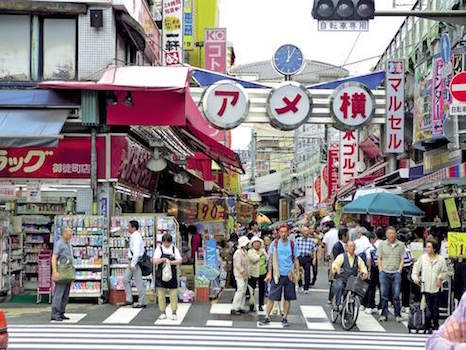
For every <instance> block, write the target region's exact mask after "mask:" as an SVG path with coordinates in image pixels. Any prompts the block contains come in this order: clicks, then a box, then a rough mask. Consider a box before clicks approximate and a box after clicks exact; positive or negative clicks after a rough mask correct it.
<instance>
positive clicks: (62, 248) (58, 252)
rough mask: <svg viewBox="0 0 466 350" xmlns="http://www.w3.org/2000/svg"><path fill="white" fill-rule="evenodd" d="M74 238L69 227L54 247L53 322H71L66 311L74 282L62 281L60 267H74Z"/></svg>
mask: <svg viewBox="0 0 466 350" xmlns="http://www.w3.org/2000/svg"><path fill="white" fill-rule="evenodd" d="M72 236H73V230H72V229H71V228H69V227H67V228H65V229H64V230H63V231H62V234H61V237H60V238H59V239H58V241H57V242H56V243H55V244H54V246H53V255H52V279H53V281H54V282H55V289H54V292H53V299H52V316H51V317H50V319H51V320H52V321H63V320H69V318H68V317H67V316H65V309H66V305H67V304H68V299H69V296H70V288H71V282H72V281H71V280H70V281H60V278H63V276H60V274H59V272H58V270H59V269H58V267H59V265H62V266H64V265H69V264H71V266H73V253H72V249H71V244H70V240H71V237H72Z"/></svg>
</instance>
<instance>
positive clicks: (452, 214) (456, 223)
mask: <svg viewBox="0 0 466 350" xmlns="http://www.w3.org/2000/svg"><path fill="white" fill-rule="evenodd" d="M445 209H446V210H447V215H448V221H449V222H450V228H459V227H461V221H460V217H459V215H458V209H457V208H456V202H455V198H448V199H445Z"/></svg>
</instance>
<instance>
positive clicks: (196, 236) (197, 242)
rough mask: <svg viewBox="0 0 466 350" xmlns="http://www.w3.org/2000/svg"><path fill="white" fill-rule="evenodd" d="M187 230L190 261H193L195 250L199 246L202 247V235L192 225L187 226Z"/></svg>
mask: <svg viewBox="0 0 466 350" xmlns="http://www.w3.org/2000/svg"><path fill="white" fill-rule="evenodd" d="M187 231H188V235H189V236H190V238H191V261H192V262H193V263H194V257H195V256H196V252H197V250H198V249H199V248H200V247H202V236H201V234H200V233H199V232H198V231H197V227H196V226H194V225H191V226H189V227H188V229H187Z"/></svg>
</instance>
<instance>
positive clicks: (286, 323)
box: [282, 317, 289, 328]
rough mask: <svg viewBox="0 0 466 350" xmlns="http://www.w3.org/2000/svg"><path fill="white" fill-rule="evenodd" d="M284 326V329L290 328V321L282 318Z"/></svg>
mask: <svg viewBox="0 0 466 350" xmlns="http://www.w3.org/2000/svg"><path fill="white" fill-rule="evenodd" d="M282 326H283V328H286V327H288V326H289V324H288V320H287V319H286V318H285V317H283V318H282Z"/></svg>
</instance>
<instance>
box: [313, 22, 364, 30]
mask: <svg viewBox="0 0 466 350" xmlns="http://www.w3.org/2000/svg"><path fill="white" fill-rule="evenodd" d="M317 30H318V31H319V32H368V31H369V21H318V22H317Z"/></svg>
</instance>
